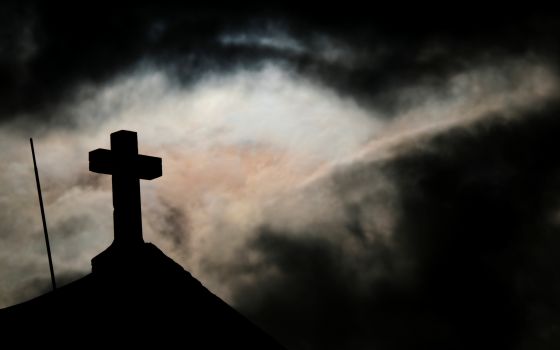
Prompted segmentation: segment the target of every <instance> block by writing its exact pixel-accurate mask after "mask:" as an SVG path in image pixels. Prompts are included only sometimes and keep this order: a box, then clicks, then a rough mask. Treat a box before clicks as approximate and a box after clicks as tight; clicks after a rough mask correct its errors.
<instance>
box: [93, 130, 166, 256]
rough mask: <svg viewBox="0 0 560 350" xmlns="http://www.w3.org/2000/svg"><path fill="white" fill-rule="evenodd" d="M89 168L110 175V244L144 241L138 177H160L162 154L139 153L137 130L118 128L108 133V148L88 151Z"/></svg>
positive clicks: (150, 178) (123, 244) (147, 178)
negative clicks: (158, 156)
mask: <svg viewBox="0 0 560 350" xmlns="http://www.w3.org/2000/svg"><path fill="white" fill-rule="evenodd" d="M89 170H90V171H93V172H95V173H100V174H108V175H112V176H113V178H112V182H113V209H114V211H113V225H114V230H115V239H114V241H113V244H114V245H116V246H119V247H132V246H135V245H138V244H141V243H143V242H144V239H143V238H142V209H141V205H140V179H143V180H152V179H155V178H158V177H160V176H161V174H162V172H161V158H157V157H150V156H145V155H141V154H138V138H137V136H136V133H135V132H133V131H128V130H120V131H117V132H114V133H112V134H111V150H108V149H101V148H98V149H96V150H94V151H91V152H89Z"/></svg>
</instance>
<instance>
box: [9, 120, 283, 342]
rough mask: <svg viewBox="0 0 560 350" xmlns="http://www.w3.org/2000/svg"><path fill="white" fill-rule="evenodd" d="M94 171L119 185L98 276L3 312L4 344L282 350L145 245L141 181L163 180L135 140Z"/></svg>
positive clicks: (114, 143)
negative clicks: (109, 237)
mask: <svg viewBox="0 0 560 350" xmlns="http://www.w3.org/2000/svg"><path fill="white" fill-rule="evenodd" d="M89 158H90V170H91V171H94V172H98V173H103V174H111V175H112V177H113V207H114V214H113V219H114V230H115V239H114V241H113V243H112V244H111V246H109V248H107V249H106V250H105V251H104V252H102V253H101V254H99V255H97V256H96V257H94V258H93V259H92V273H90V274H89V275H87V276H85V277H83V278H81V279H79V280H77V281H74V282H72V283H70V284H68V285H66V286H64V287H62V288H59V289H57V290H55V291H53V292H50V293H47V294H45V295H42V296H39V297H37V298H35V299H33V300H30V301H27V302H24V303H22V304H19V305H15V306H11V307H8V308H6V309H2V310H0V339H2V340H1V341H0V342H5V343H6V344H8V343H12V342H17V343H15V344H17V346H18V348H19V347H22V348H24V347H25V345H31V344H37V343H42V344H44V345H45V346H53V347H75V348H82V347H86V348H87V347H90V346H107V347H111V346H113V345H123V346H127V347H128V346H136V345H141V346H144V345H154V346H157V347H158V348H159V347H162V346H164V347H171V346H173V347H174V348H175V347H176V348H184V349H283V347H282V346H281V345H279V344H278V343H277V342H276V341H275V340H274V339H273V338H272V337H270V336H269V335H268V334H266V333H265V332H263V331H262V330H261V329H259V328H258V327H257V326H255V325H254V324H253V323H251V322H250V321H249V320H248V319H246V318H245V317H244V316H242V315H241V314H239V313H238V312H237V311H236V310H234V309H233V308H231V307H230V306H229V305H227V304H226V303H225V302H223V301H222V300H221V299H220V298H218V297H217V296H215V295H214V294H212V293H211V292H210V291H208V290H207V289H206V288H205V287H204V286H202V284H201V283H200V282H199V281H197V280H196V279H195V278H193V277H192V276H191V275H190V273H188V272H187V271H185V270H184V269H183V268H182V267H181V266H180V265H178V264H177V263H175V262H174V261H173V260H172V259H170V258H169V257H167V256H166V255H165V254H164V253H163V252H162V251H160V250H159V249H158V248H157V247H156V246H155V245H153V244H151V243H145V242H144V241H143V238H142V220H141V206H140V182H139V179H148V180H151V179H154V178H157V177H159V176H161V175H162V167H161V159H160V158H155V157H148V156H143V155H139V154H138V144H137V138H136V133H135V132H131V131H125V130H121V131H118V132H115V133H113V134H111V150H103V149H97V150H95V151H92V152H90V154H89Z"/></svg>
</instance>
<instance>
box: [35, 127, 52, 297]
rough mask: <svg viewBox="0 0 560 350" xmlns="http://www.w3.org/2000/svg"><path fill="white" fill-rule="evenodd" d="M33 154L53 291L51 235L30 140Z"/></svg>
mask: <svg viewBox="0 0 560 350" xmlns="http://www.w3.org/2000/svg"><path fill="white" fill-rule="evenodd" d="M29 142H30V143H31V154H32V155H33V166H34V168H35V180H36V181H37V192H38V193H39V205H40V206H41V218H42V219H43V231H44V232H45V242H47V255H48V256H49V268H50V270H51V281H52V287H53V290H55V289H56V281H55V279H54V268H53V263H52V256H51V245H50V244H49V233H48V232H47V219H46V218H45V208H44V207H43V196H42V194H41V183H40V182H39V171H38V170H37V160H36V159H35V148H34V147H33V139H32V138H30V139H29Z"/></svg>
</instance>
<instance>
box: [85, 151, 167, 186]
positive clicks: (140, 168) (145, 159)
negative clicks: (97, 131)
mask: <svg viewBox="0 0 560 350" xmlns="http://www.w3.org/2000/svg"><path fill="white" fill-rule="evenodd" d="M89 170H90V171H93V172H95V173H100V174H109V175H110V174H116V173H127V174H131V175H134V176H135V177H137V178H139V179H143V180H153V179H155V178H158V177H160V176H161V175H162V166H161V158H158V157H151V156H144V155H133V156H127V157H119V156H116V155H115V153H114V152H112V151H110V150H108V149H102V148H98V149H96V150H94V151H91V152H89Z"/></svg>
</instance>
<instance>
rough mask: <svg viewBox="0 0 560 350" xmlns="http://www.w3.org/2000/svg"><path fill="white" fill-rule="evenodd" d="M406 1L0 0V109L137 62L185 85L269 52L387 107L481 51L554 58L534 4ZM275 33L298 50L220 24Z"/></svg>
mask: <svg viewBox="0 0 560 350" xmlns="http://www.w3.org/2000/svg"><path fill="white" fill-rule="evenodd" d="M410 10H411V11H410V12H405V13H402V12H401V11H397V9H394V8H393V9H391V8H390V7H389V8H385V7H383V8H379V9H377V10H373V9H369V10H367V11H366V9H365V8H361V7H352V6H348V7H346V8H339V7H338V6H337V7H328V6H324V7H322V8H320V9H309V10H305V9H299V10H295V9H289V8H286V7H282V6H269V7H249V6H241V7H233V6H232V7H230V8H228V7H221V8H220V7H210V6H208V7H202V6H184V5H157V6H156V5H146V4H145V5H138V6H133V7H129V6H115V5H111V6H108V5H106V4H102V3H97V2H85V3H80V4H79V5H78V4H46V3H34V2H29V1H28V2H25V1H24V2H21V3H17V4H13V5H5V6H4V8H3V11H2V13H3V14H2V22H1V24H0V33H2V34H1V36H2V38H3V43H2V44H1V45H2V46H1V49H0V76H1V77H2V79H1V81H2V83H1V84H0V91H1V92H2V94H1V97H0V107H1V111H2V112H3V114H4V115H8V116H9V115H10V114H13V113H15V112H25V111H37V110H42V109H43V110H44V108H47V107H56V106H57V105H58V104H59V103H61V102H65V101H66V100H67V99H68V98H69V97H71V96H72V94H73V89H75V87H76V86H77V85H79V84H83V83H89V84H96V83H102V82H104V81H106V80H107V79H110V78H112V77H113V76H114V75H115V74H117V73H120V72H122V71H126V70H127V69H131V68H133V67H134V66H136V65H137V64H139V63H140V62H151V64H155V65H158V66H161V67H164V69H166V70H169V71H172V72H173V74H174V75H175V76H176V77H177V78H179V79H180V80H181V81H182V82H191V81H193V80H196V79H197V78H198V77H200V76H201V75H202V74H204V73H205V72H208V71H228V70H230V69H233V68H236V67H238V66H240V65H243V66H251V65H258V64H260V63H262V62H263V61H265V60H266V61H268V60H274V61H277V62H283V63H285V64H288V65H290V66H293V67H295V68H296V69H297V70H298V71H299V72H300V73H302V74H305V75H308V76H310V77H313V78H315V79H318V80H319V81H322V82H324V83H326V84H328V85H331V86H334V87H336V88H337V89H338V90H339V91H340V92H341V93H343V94H345V95H348V96H353V97H355V98H358V99H360V100H361V101H362V102H363V103H369V104H375V105H376V106H378V108H379V106H382V105H385V106H387V108H390V107H391V106H392V104H391V101H390V100H389V96H394V94H393V92H394V91H395V90H397V89H399V88H401V87H402V86H403V85H406V84H411V83H415V82H418V81H421V80H426V79H428V80H430V79H431V80H433V81H434V82H437V81H439V82H443V81H444V80H445V79H446V75H448V74H451V73H454V72H456V71H458V70H461V69H464V68H465V67H466V66H470V65H475V64H477V62H483V61H485V60H493V61H495V60H499V59H500V58H503V57H507V56H511V55H517V56H522V55H525V54H528V53H531V54H536V55H537V56H539V57H540V56H545V57H547V58H549V59H550V60H554V59H555V58H556V57H557V54H558V44H557V40H556V38H557V34H558V33H560V28H559V26H558V21H556V20H555V18H554V17H552V16H547V15H546V13H544V14H543V12H544V11H543V10H541V11H535V10H531V9H525V8H523V9H509V10H505V9H500V11H490V10H489V9H485V11H482V10H480V9H479V8H461V9H457V10H454V11H451V10H450V9H448V10H449V11H448V12H446V13H445V14H440V13H437V12H435V11H434V10H433V9H431V8H418V7H412V8H410ZM443 10H445V9H443ZM271 28H272V33H271ZM274 30H280V31H281V32H283V33H285V34H286V35H288V36H289V37H291V38H295V39H296V40H297V42H298V43H299V45H301V47H302V48H304V50H301V51H296V52H294V51H293V50H287V49H286V48H285V47H282V46H276V47H274V46H272V47H271V46H270V45H268V46H267V45H259V44H258V43H257V42H254V41H250V40H249V41H247V42H245V43H239V42H238V43H236V44H229V45H225V44H224V43H223V42H221V41H220V37H221V36H223V35H225V34H227V33H230V34H236V33H241V34H243V33H249V35H257V36H258V35H261V34H266V33H267V32H268V33H269V34H272V35H274V34H275V33H274ZM333 40H334V41H336V43H335V45H334V46H336V45H337V44H338V43H344V45H345V46H344V48H343V49H344V50H346V51H347V52H346V53H345V54H346V55H343V56H342V57H339V58H338V59H330V60H329V59H327V60H325V59H324V57H321V52H322V51H324V50H325V49H327V48H325V47H324V46H325V45H327V46H328V45H330V43H331V42H332V41H333ZM355 55H358V56H360V59H356V57H353V56H355Z"/></svg>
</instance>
